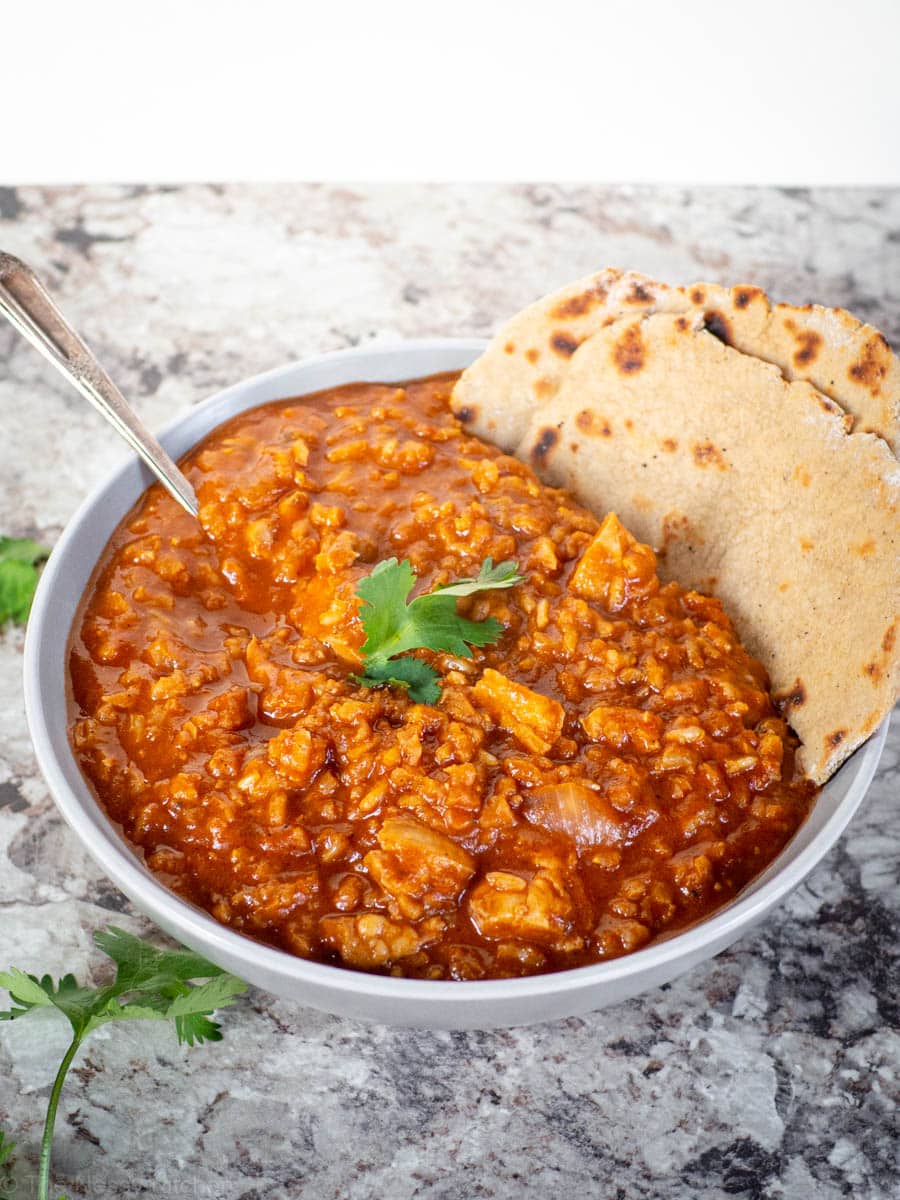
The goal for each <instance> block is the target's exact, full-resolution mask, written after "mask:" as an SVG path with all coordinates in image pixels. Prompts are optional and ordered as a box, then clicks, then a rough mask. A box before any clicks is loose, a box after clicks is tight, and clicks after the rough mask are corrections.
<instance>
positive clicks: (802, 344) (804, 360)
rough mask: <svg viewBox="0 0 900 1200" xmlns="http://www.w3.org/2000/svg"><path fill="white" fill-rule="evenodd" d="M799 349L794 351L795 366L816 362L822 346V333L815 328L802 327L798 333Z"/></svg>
mask: <svg viewBox="0 0 900 1200" xmlns="http://www.w3.org/2000/svg"><path fill="white" fill-rule="evenodd" d="M795 337H796V342H797V349H796V350H795V351H794V366H795V367H808V366H809V364H810V363H811V362H815V360H816V358H817V356H818V353H819V350H820V349H821V348H822V335H821V334H820V333H816V331H815V330H814V329H800V330H798V331H797V333H796V335H795Z"/></svg>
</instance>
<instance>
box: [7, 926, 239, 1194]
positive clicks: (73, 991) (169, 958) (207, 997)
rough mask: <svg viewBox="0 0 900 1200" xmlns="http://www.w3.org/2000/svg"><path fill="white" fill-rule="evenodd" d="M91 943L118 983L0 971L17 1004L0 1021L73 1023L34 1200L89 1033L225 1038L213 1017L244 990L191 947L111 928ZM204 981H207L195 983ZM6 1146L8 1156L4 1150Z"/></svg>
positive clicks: (42, 1189)
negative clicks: (109, 1030) (155, 1029)
mask: <svg viewBox="0 0 900 1200" xmlns="http://www.w3.org/2000/svg"><path fill="white" fill-rule="evenodd" d="M94 941H95V942H96V943H97V945H98V946H99V947H100V949H101V950H102V951H103V953H104V954H106V955H108V957H109V958H111V959H112V960H113V962H114V963H115V964H116V974H115V978H114V979H113V981H112V982H111V983H109V984H107V985H106V986H104V987H98V988H90V987H80V986H79V984H78V983H77V982H76V980H75V977H74V975H64V976H63V977H62V978H61V979H59V980H57V981H55V982H54V980H53V979H51V977H50V976H49V975H44V976H43V977H42V978H38V976H37V975H28V974H26V973H25V972H24V971H20V970H19V969H18V967H11V968H10V969H9V970H8V971H0V987H4V988H6V990H7V991H8V992H9V994H10V997H11V999H12V1007H11V1008H10V1009H9V1011H8V1012H0V1020H4V1021H15V1020H17V1019H18V1018H20V1017H25V1016H28V1015H29V1014H30V1013H33V1012H36V1011H38V1010H39V1009H43V1008H51V1007H52V1008H57V1009H59V1011H60V1012H61V1013H62V1014H63V1015H64V1016H65V1017H66V1019H67V1021H68V1022H69V1024H70V1025H71V1026H72V1041H71V1043H70V1044H69V1048H68V1050H66V1053H65V1055H64V1056H63V1060H62V1062H61V1063H60V1067H59V1070H58V1071H57V1074H56V1078H55V1080H54V1081H53V1087H52V1089H51V1091H50V1099H49V1101H48V1104H47V1116H46V1120H45V1122H44V1133H43V1137H42V1139H41V1155H40V1165H39V1168H38V1189H37V1200H48V1197H49V1194H50V1154H51V1149H52V1145H53V1127H54V1124H55V1122H56V1110H57V1108H58V1106H59V1098H60V1095H61V1093H62V1086H63V1082H64V1081H65V1078H66V1075H67V1073H68V1070H69V1067H70V1066H71V1065H72V1062H73V1060H74V1058H75V1055H76V1054H77V1053H78V1050H79V1048H80V1046H81V1044H82V1042H83V1041H84V1040H85V1038H86V1037H88V1036H89V1034H91V1033H93V1031H94V1030H95V1029H98V1028H99V1027H100V1026H101V1025H107V1024H109V1023H110V1022H111V1021H135V1020H140V1021H145V1020H147V1021H172V1022H174V1025H175V1033H176V1034H177V1036H178V1040H179V1042H182V1043H186V1044H187V1045H188V1046H193V1045H195V1044H197V1043H199V1042H218V1041H221V1038H222V1034H221V1031H220V1029H219V1026H218V1024H217V1023H216V1022H215V1021H213V1020H212V1015H213V1013H214V1012H215V1011H216V1010H217V1009H219V1008H225V1007H226V1006H227V1005H229V1004H233V1003H234V1001H235V998H236V997H237V996H238V995H240V993H241V992H245V991H246V990H247V985H246V984H245V983H244V982H243V981H242V980H240V979H236V978H235V977H234V976H233V975H229V974H228V973H227V972H225V971H223V970H222V969H221V968H220V967H217V966H215V965H214V964H213V963H211V962H208V961H207V960H206V959H205V958H203V957H202V956H201V955H199V954H194V952H193V951H191V950H184V949H181V948H179V949H177V950H160V949H159V948H158V947H156V946H153V945H151V944H150V943H149V942H146V941H143V940H142V939H141V938H138V937H134V935H133V934H130V933H126V932H125V930H124V929H117V928H116V927H115V926H110V927H109V928H108V929H105V930H102V931H98V932H96V933H95V934H94ZM197 980H204V981H205V982H203V983H198V982H196V981H197ZM13 1145H14V1143H11V1142H9V1141H4V1139H3V1136H2V1134H0V1164H2V1163H3V1161H4V1158H8V1157H9V1155H10V1154H11V1151H12V1147H13ZM4 1148H5V1152H4Z"/></svg>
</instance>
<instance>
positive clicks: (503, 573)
mask: <svg viewBox="0 0 900 1200" xmlns="http://www.w3.org/2000/svg"><path fill="white" fill-rule="evenodd" d="M522 579H523V576H521V575H519V573H518V568H517V566H516V564H515V563H514V562H502V563H498V565H497V566H494V562H493V559H490V558H486V559H485V560H484V562H483V563H482V565H481V570H480V571H479V572H478V575H477V576H476V577H475V578H474V579H460V580H457V581H456V582H455V583H449V584H444V585H443V586H441V587H438V588H436V589H435V590H434V591H433V592H428V593H426V594H425V595H422V596H417V597H416V598H415V599H414V600H410V599H409V595H410V593H411V592H412V590H413V588H414V587H415V585H416V575H415V572H414V571H413V569H412V564H411V563H410V562H409V560H408V559H405V560H404V561H403V562H398V561H397V559H396V558H389V559H386V560H385V561H384V562H380V563H379V564H378V565H377V566H376V567H375V568H374V570H373V571H372V573H371V574H370V575H367V576H366V577H365V578H364V579H361V580H360V581H359V584H358V585H357V589H356V595H357V596H358V597H359V599H360V600H361V601H362V605H361V606H360V610H359V616H360V620H361V621H362V626H363V629H364V630H365V634H366V640H365V642H364V643H363V647H362V653H363V658H364V660H365V661H364V669H363V671H362V672H361V674H360V675H358V676H356V679H357V681H358V682H359V683H360V684H361V685H362V686H363V687H381V686H384V685H388V686H392V687H402V688H406V689H407V690H408V691H409V695H410V698H411V699H412V700H415V701H417V702H418V703H421V704H436V703H437V701H438V699H439V698H440V685H439V684H438V682H437V679H438V676H437V672H436V671H434V670H433V668H431V667H429V666H427V664H425V663H420V662H419V660H418V659H409V658H398V657H397V656H398V655H401V654H406V653H407V652H408V651H410V650H419V649H424V650H438V651H445V652H447V653H449V654H454V655H456V656H457V657H458V658H471V657H472V651H471V648H470V647H472V646H487V645H489V644H490V643H491V642H496V641H497V640H498V639H499V638H500V636H501V634H502V633H503V626H502V625H501V624H500V622H499V621H497V620H495V619H494V618H493V617H488V618H487V620H484V621H469V620H467V619H466V618H465V617H461V616H460V615H459V613H458V612H457V608H456V599H457V597H459V596H470V595H472V594H473V593H475V592H483V591H490V590H493V589H497V588H509V587H514V586H515V585H516V584H517V583H521V582H522ZM413 663H416V664H417V665H416V666H412V665H411V664H413Z"/></svg>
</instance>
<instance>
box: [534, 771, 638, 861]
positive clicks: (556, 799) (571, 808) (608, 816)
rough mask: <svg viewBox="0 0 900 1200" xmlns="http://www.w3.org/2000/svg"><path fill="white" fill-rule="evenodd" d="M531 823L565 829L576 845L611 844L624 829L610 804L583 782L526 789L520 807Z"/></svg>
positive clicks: (554, 830)
mask: <svg viewBox="0 0 900 1200" xmlns="http://www.w3.org/2000/svg"><path fill="white" fill-rule="evenodd" d="M521 811H522V812H523V813H524V815H525V817H526V818H527V820H529V821H530V822H531V824H532V825H538V826H540V827H542V828H543V829H549V830H550V831H551V832H552V833H564V834H565V835H566V836H567V837H570V838H572V839H573V841H575V842H577V843H578V845H579V846H610V845H616V844H618V842H620V841H621V840H622V834H623V830H622V827H621V824H620V818H619V817H618V815H617V813H616V812H615V810H614V809H613V808H612V806H611V805H610V804H609V803H608V802H607V801H606V800H604V798H603V797H602V796H601V795H599V794H598V793H597V792H595V791H593V790H592V789H591V788H589V787H585V785H584V784H582V783H572V782H568V783H549V784H545V785H544V786H543V787H538V788H535V789H534V791H531V792H529V793H528V796H527V797H526V799H525V802H524V804H523V805H522V810H521Z"/></svg>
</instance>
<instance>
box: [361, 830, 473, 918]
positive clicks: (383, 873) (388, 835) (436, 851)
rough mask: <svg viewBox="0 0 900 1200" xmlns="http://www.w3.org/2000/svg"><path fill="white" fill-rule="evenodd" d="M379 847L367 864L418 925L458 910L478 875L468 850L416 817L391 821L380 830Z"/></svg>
mask: <svg viewBox="0 0 900 1200" xmlns="http://www.w3.org/2000/svg"><path fill="white" fill-rule="evenodd" d="M378 844H379V846H380V847H381V849H380V850H371V851H370V852H369V853H368V854H367V855H366V856H365V858H364V859H363V865H364V866H365V868H366V870H367V871H368V872H369V875H370V876H371V877H372V878H373V879H374V880H375V882H376V883H378V884H380V885H381V887H383V888H384V890H385V891H386V892H389V893H390V895H391V896H393V898H394V899H395V900H396V902H397V907H398V908H399V910H400V912H401V913H402V914H403V915H404V916H405V917H410V918H412V919H413V920H415V919H417V918H419V917H421V916H422V915H423V914H424V913H432V912H439V911H440V910H441V909H445V908H455V907H456V904H457V902H458V900H459V897H460V894H461V893H462V891H463V889H464V888H465V886H466V884H467V883H468V882H469V880H470V879H471V878H472V876H473V875H474V873H475V861H474V859H473V858H472V856H471V854H469V853H468V851H466V850H465V849H463V847H462V846H458V845H457V844H456V842H453V841H451V840H450V838H448V837H446V836H445V835H444V834H443V833H440V832H439V831H438V830H436V829H432V828H430V826H428V825H425V824H423V823H422V822H421V821H418V820H416V818H415V817H410V816H397V817H388V818H387V820H386V821H385V822H384V823H383V824H382V826H381V829H380V830H379V831H378Z"/></svg>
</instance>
